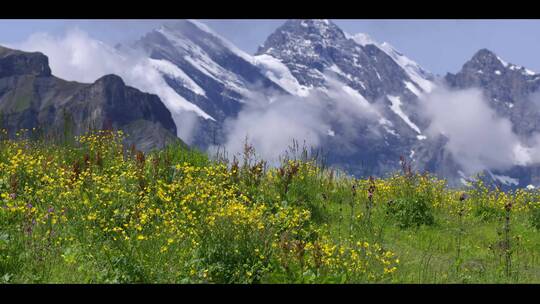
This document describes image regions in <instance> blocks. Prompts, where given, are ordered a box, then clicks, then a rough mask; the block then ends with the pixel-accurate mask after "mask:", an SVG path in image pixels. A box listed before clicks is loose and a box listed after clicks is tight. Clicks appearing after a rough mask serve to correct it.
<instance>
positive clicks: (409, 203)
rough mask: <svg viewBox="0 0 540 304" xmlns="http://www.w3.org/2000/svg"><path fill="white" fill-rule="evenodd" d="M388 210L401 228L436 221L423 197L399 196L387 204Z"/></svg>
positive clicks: (430, 223) (429, 223)
mask: <svg viewBox="0 0 540 304" xmlns="http://www.w3.org/2000/svg"><path fill="white" fill-rule="evenodd" d="M386 211H387V213H388V214H389V215H390V217H392V218H394V220H395V221H396V224H397V226H398V227H400V228H401V229H405V228H410V227H419V226H422V225H433V224H434V223H435V219H434V217H433V214H432V211H431V208H430V207H429V205H428V203H427V201H426V200H425V199H424V198H422V197H412V198H398V199H396V200H393V201H390V202H389V203H388V204H387V205H386Z"/></svg>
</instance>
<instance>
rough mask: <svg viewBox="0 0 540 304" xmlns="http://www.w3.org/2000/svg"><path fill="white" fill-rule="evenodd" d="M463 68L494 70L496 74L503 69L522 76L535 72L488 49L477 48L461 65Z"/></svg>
mask: <svg viewBox="0 0 540 304" xmlns="http://www.w3.org/2000/svg"><path fill="white" fill-rule="evenodd" d="M463 69H466V70H471V71H476V72H478V71H482V72H495V73H496V74H497V75H499V73H501V71H503V70H508V71H510V72H512V73H516V72H517V73H518V74H522V75H524V76H535V75H536V73H535V72H533V71H531V70H528V69H526V68H524V67H522V66H519V65H515V64H512V63H508V62H506V61H505V60H503V59H502V58H501V57H499V56H497V54H495V53H494V52H492V51H490V50H488V49H485V48H483V49H480V50H478V51H477V52H476V53H475V54H474V55H473V56H472V58H471V59H470V60H469V61H467V62H466V63H465V64H464V65H463Z"/></svg>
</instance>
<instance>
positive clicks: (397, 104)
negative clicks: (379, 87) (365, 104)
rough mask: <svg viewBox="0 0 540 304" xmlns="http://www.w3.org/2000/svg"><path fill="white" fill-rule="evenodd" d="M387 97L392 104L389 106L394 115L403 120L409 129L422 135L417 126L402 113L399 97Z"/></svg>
mask: <svg viewBox="0 0 540 304" xmlns="http://www.w3.org/2000/svg"><path fill="white" fill-rule="evenodd" d="M387 97H388V99H389V100H390V102H392V105H391V106H390V108H391V109H392V111H394V113H396V114H397V115H398V116H399V117H400V118H401V119H403V121H404V122H405V123H406V124H407V125H408V126H409V127H411V129H413V130H414V131H415V132H416V133H418V134H422V132H421V131H420V128H418V126H417V125H416V124H414V123H413V122H412V121H411V120H410V119H409V117H408V116H407V115H406V114H405V113H404V112H403V110H402V109H401V104H402V103H401V100H400V97H399V96H391V95H388V96H387Z"/></svg>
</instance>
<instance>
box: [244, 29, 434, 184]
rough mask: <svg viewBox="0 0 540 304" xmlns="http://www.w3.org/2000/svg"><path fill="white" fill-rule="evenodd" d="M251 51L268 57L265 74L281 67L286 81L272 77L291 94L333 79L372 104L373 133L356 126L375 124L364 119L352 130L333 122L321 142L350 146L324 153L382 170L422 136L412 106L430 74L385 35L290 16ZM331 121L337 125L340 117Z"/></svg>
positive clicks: (364, 170) (330, 84)
mask: <svg viewBox="0 0 540 304" xmlns="http://www.w3.org/2000/svg"><path fill="white" fill-rule="evenodd" d="M255 58H257V59H259V60H260V61H263V62H268V63H270V64H268V65H267V70H268V71H270V72H269V73H267V75H272V73H271V71H272V67H275V68H274V70H280V71H286V73H284V72H282V73H281V74H282V75H285V77H283V79H285V80H286V81H279V80H276V83H285V85H284V88H285V89H286V90H287V91H288V92H290V93H291V94H296V95H299V96H306V95H307V94H308V92H310V91H313V90H322V91H326V90H329V89H333V90H335V89H336V87H337V89H339V90H341V91H342V92H344V93H345V94H348V95H349V96H350V98H352V99H356V100H357V101H358V105H359V106H361V105H362V104H366V103H367V104H369V105H372V108H373V109H376V114H374V115H377V116H378V117H377V119H376V121H377V123H378V126H377V128H378V129H380V130H379V131H380V132H379V134H377V136H372V137H371V136H370V135H369V134H367V133H365V132H363V131H364V130H365V129H366V128H368V127H369V128H373V127H374V126H373V122H372V121H369V120H364V121H362V120H358V121H356V122H355V124H354V125H353V127H354V128H355V129H356V130H357V131H358V132H357V134H355V135H354V136H353V137H352V138H351V134H340V132H339V131H336V130H332V134H334V136H332V138H331V139H330V140H329V142H328V143H327V147H328V149H327V150H329V151H330V150H332V148H331V147H335V146H336V145H337V144H343V141H347V146H349V149H346V150H345V151H334V152H330V155H329V156H328V157H329V159H330V160H331V162H332V163H335V164H339V165H340V166H342V167H345V168H347V170H348V171H349V172H353V173H355V174H361V175H365V174H382V173H385V172H388V171H389V170H390V168H392V169H395V168H397V166H398V165H399V156H400V155H405V156H408V155H413V156H414V146H416V145H418V142H420V141H422V140H424V139H425V138H426V136H425V134H423V132H422V130H423V128H424V127H425V126H426V123H427V122H426V121H423V120H422V119H420V117H418V116H417V115H416V114H415V112H414V110H413V109H414V107H415V106H416V103H417V98H418V96H420V95H421V94H423V93H425V92H429V91H431V90H432V89H433V88H434V87H435V82H434V77H433V76H432V75H431V74H430V73H428V72H426V71H425V70H424V69H422V68H421V67H420V66H419V65H418V64H416V63H415V62H414V61H412V60H410V59H409V58H407V57H406V56H404V55H403V54H401V53H399V52H398V51H397V50H395V49H394V48H393V47H392V46H391V45H389V44H388V43H382V44H379V43H377V42H375V41H374V40H372V39H371V38H369V36H367V35H365V34H356V35H350V34H347V33H345V32H343V31H342V30H341V29H340V28H339V27H338V26H337V25H335V24H334V23H333V22H331V21H329V20H290V21H287V22H286V23H285V24H284V25H282V26H281V27H279V28H278V29H277V30H276V31H275V32H274V33H272V34H271V35H270V36H269V37H268V39H267V40H266V41H265V43H264V44H263V45H262V46H261V47H260V48H259V50H258V52H257V54H256V56H255ZM335 102H339V101H338V100H335ZM333 124H336V125H337V126H336V127H335V128H338V129H339V124H340V121H334V122H333ZM349 127H350V126H349ZM359 134H362V135H359ZM381 134H382V138H381V136H380V135H381ZM340 135H342V137H345V136H346V137H347V138H341V139H340V138H339V137H340ZM366 147H369V148H366ZM334 150H335V149H334ZM362 161H363V163H362ZM355 163H356V164H357V165H353V164H355ZM361 163H362V164H361ZM360 164H361V165H360Z"/></svg>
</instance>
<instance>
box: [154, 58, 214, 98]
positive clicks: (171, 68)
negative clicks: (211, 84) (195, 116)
mask: <svg viewBox="0 0 540 304" xmlns="http://www.w3.org/2000/svg"><path fill="white" fill-rule="evenodd" d="M148 60H149V61H150V64H151V65H152V66H153V67H154V68H155V69H157V70H158V71H159V72H161V73H163V74H165V75H168V76H171V77H174V78H176V79H179V80H180V81H182V83H183V84H184V85H185V86H186V88H187V89H189V90H191V91H193V92H195V93H196V94H199V95H201V96H205V97H206V92H205V91H204V89H203V88H201V87H200V86H199V85H198V84H197V83H196V82H195V81H193V79H191V78H190V77H189V76H188V75H187V74H186V73H184V71H182V70H181V69H179V68H178V67H177V66H176V65H174V64H173V63H171V62H170V61H167V60H165V59H151V58H150V59H148Z"/></svg>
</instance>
